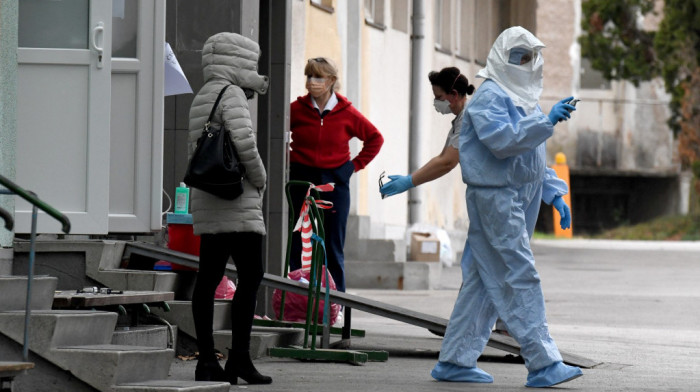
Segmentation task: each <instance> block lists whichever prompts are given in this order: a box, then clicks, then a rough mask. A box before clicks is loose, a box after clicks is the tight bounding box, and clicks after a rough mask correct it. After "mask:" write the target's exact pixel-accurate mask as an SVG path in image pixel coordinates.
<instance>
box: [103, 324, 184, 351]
mask: <svg viewBox="0 0 700 392" xmlns="http://www.w3.org/2000/svg"><path fill="white" fill-rule="evenodd" d="M176 342H177V326H176V325H171V326H167V325H137V326H129V327H120V326H117V328H116V329H115V330H114V333H113V334H112V344H115V345H122V346H146V347H155V348H174V347H175V345H176Z"/></svg>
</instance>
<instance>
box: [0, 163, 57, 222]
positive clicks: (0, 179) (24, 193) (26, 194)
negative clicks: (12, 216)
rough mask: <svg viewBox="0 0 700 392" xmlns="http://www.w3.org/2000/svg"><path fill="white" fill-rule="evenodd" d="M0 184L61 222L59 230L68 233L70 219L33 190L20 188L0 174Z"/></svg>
mask: <svg viewBox="0 0 700 392" xmlns="http://www.w3.org/2000/svg"><path fill="white" fill-rule="evenodd" d="M0 185H2V186H4V187H5V188H7V189H8V190H9V191H10V192H11V193H14V194H15V195H17V196H19V197H21V198H23V199H24V200H26V201H27V202H29V203H30V204H32V205H34V206H36V207H37V208H38V209H40V210H42V211H44V212H45V213H47V214H49V215H50V216H52V217H53V218H54V219H56V220H57V221H59V222H61V225H62V227H61V231H63V232H64V233H66V234H68V233H69V232H70V220H68V217H67V216H65V215H63V214H62V213H61V212H60V211H58V210H57V209H55V208H53V207H51V206H50V205H49V204H47V203H46V202H44V201H42V200H40V199H39V198H38V197H36V194H35V193H34V192H32V191H28V190H26V189H24V188H22V187H21V186H19V185H17V184H15V183H14V182H12V181H10V179H8V178H7V177H5V176H3V175H0Z"/></svg>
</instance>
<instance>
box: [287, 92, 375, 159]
mask: <svg viewBox="0 0 700 392" xmlns="http://www.w3.org/2000/svg"><path fill="white" fill-rule="evenodd" d="M336 96H337V97H338V104H337V105H336V106H335V107H334V108H333V110H331V111H330V112H329V113H327V114H326V115H325V116H324V117H323V118H321V115H320V114H319V113H318V110H316V108H314V105H313V103H312V102H311V97H310V96H309V95H308V94H307V95H305V96H303V97H299V98H297V100H296V101H294V102H292V105H291V109H290V116H291V121H290V129H291V131H292V143H291V148H292V151H291V152H290V155H289V158H290V160H291V161H292V162H296V163H301V164H302V165H306V166H311V167H317V168H322V169H333V168H336V167H339V166H341V165H342V164H344V163H345V162H347V161H348V160H349V159H350V145H349V144H348V143H349V142H350V139H352V138H353V137H356V138H358V139H360V140H362V142H363V144H364V145H363V147H362V151H360V153H359V154H357V156H356V157H355V158H354V159H353V160H352V162H353V164H354V165H355V171H358V170H361V169H363V168H364V167H365V166H367V164H368V163H369V162H370V161H371V160H372V159H374V157H375V156H376V155H377V154H378V153H379V150H380V149H381V147H382V144H384V138H383V137H382V134H381V133H379V131H378V130H377V128H376V127H375V126H374V125H372V123H371V122H369V120H367V119H366V118H365V116H363V115H362V113H360V112H359V111H358V110H357V109H355V108H354V107H353V106H352V103H351V102H350V101H348V99H347V98H345V97H343V96H342V95H340V94H338V93H336Z"/></svg>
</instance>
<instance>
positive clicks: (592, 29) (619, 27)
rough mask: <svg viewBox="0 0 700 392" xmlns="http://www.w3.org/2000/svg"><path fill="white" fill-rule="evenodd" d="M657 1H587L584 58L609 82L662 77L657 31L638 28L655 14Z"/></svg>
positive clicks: (584, 25) (580, 39)
mask: <svg viewBox="0 0 700 392" xmlns="http://www.w3.org/2000/svg"><path fill="white" fill-rule="evenodd" d="M653 6H654V2H653V0H619V1H609V0H587V1H584V2H583V4H582V7H583V18H582V20H581V27H582V29H583V31H584V33H586V34H584V35H582V36H581V37H580V38H579V42H580V44H581V55H582V56H584V57H586V58H589V59H590V60H591V63H592V65H593V68H595V69H597V70H599V71H601V72H602V73H603V75H604V77H605V78H607V79H609V80H629V81H631V82H632V83H634V85H635V86H638V85H639V82H641V81H645V80H649V79H651V78H654V77H656V76H659V69H658V67H657V66H658V63H657V61H656V59H655V56H654V49H653V42H654V35H655V33H654V32H653V31H645V30H642V29H641V26H639V25H638V19H639V16H640V15H645V14H647V13H649V12H652V11H653Z"/></svg>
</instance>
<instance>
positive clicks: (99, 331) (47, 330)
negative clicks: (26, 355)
mask: <svg viewBox="0 0 700 392" xmlns="http://www.w3.org/2000/svg"><path fill="white" fill-rule="evenodd" d="M116 324H117V314H116V313H112V312H101V311H88V310H38V311H33V312H32V315H31V319H30V326H29V333H30V339H29V348H30V349H31V350H32V351H34V352H36V353H37V354H39V355H43V354H44V353H46V352H48V351H49V350H51V349H53V348H57V347H62V346H72V345H85V344H87V345H92V344H107V343H109V342H110V341H111V340H112V333H113V332H114V327H115V326H116ZM0 333H3V334H5V335H6V336H8V337H9V338H11V339H13V340H14V341H16V342H19V343H22V342H23V341H24V311H11V312H0Z"/></svg>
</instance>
